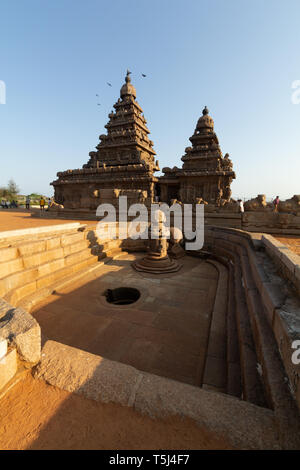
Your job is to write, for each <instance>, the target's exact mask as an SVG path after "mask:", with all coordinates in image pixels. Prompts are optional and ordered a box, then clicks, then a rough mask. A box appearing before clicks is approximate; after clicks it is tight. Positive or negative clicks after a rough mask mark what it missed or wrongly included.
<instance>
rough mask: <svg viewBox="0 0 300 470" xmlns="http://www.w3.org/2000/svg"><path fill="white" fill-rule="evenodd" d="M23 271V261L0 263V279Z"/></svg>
mask: <svg viewBox="0 0 300 470" xmlns="http://www.w3.org/2000/svg"><path fill="white" fill-rule="evenodd" d="M21 269H23V261H22V259H21V258H16V259H12V260H10V261H4V262H3V263H0V278H3V277H6V276H9V275H10V274H13V273H16V272H18V271H20V270H21Z"/></svg>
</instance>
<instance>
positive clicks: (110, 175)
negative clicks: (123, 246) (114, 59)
mask: <svg viewBox="0 0 300 470" xmlns="http://www.w3.org/2000/svg"><path fill="white" fill-rule="evenodd" d="M130 73H131V72H129V71H127V75H126V77H125V83H124V85H123V86H122V88H121V91H120V98H119V99H118V101H117V102H116V103H115V104H114V106H113V107H114V109H115V111H111V113H110V114H109V115H108V117H109V121H108V123H107V124H106V126H105V127H106V129H107V134H102V135H100V137H99V139H100V143H99V144H98V145H97V146H96V151H93V152H90V153H89V156H90V159H89V161H88V162H87V164H85V165H83V168H82V169H75V170H67V171H63V172H59V173H57V176H58V179H57V180H56V181H53V182H52V183H51V184H52V185H53V186H54V192H55V194H54V200H55V203H56V204H60V205H62V206H64V210H75V211H78V210H82V211H95V210H96V208H97V207H98V205H99V204H102V203H112V204H114V205H115V206H116V207H118V197H119V196H127V197H128V204H133V203H139V202H142V203H144V204H146V205H149V204H151V202H153V201H154V193H155V183H157V181H158V179H157V178H155V177H154V172H155V171H158V170H159V166H158V161H157V160H155V155H156V154H155V151H154V150H153V142H152V140H150V139H149V137H148V134H149V133H150V132H149V130H148V128H147V126H146V122H147V121H146V119H145V117H144V115H143V110H142V108H141V107H140V105H139V104H138V102H137V101H136V90H135V88H134V86H133V85H132V84H131V78H130ZM56 208H57V206H56V207H55V206H54V207H53V210H55V209H56Z"/></svg>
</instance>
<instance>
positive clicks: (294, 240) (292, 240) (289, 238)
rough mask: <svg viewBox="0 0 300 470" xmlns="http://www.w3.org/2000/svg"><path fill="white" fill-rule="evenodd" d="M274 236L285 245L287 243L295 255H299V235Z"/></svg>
mask: <svg viewBox="0 0 300 470" xmlns="http://www.w3.org/2000/svg"><path fill="white" fill-rule="evenodd" d="M275 238H276V239H277V240H279V241H280V242H282V243H284V244H285V245H287V246H288V247H289V248H290V250H292V251H294V252H295V253H297V255H300V236H296V235H282V236H281V235H276V237H275Z"/></svg>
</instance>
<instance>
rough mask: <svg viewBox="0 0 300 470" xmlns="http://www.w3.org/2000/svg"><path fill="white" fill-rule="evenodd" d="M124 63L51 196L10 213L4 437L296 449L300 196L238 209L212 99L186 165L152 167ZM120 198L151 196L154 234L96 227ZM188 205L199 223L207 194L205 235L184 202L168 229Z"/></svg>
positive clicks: (2, 353)
mask: <svg viewBox="0 0 300 470" xmlns="http://www.w3.org/2000/svg"><path fill="white" fill-rule="evenodd" d="M130 75H131V72H130V71H129V70H128V71H127V74H126V76H125V83H124V84H123V85H122V87H121V90H120V98H118V100H117V102H116V103H115V104H114V106H113V108H114V111H112V112H111V113H110V114H109V121H108V124H107V125H106V126H105V127H106V129H107V133H106V134H101V135H100V138H99V139H100V143H99V144H98V145H97V146H96V151H92V152H90V154H89V157H90V158H89V160H88V161H87V163H84V164H83V166H82V168H80V169H79V168H77V169H76V168H75V169H68V170H63V171H60V172H58V173H57V179H56V180H55V181H53V182H52V183H51V184H52V185H53V187H54V200H53V201H52V202H51V204H50V203H49V208H48V210H47V211H40V210H39V209H32V210H31V212H27V213H25V211H23V212H22V211H19V212H18V211H16V212H15V214H16V215H15V217H19V218H20V220H17V221H16V219H14V220H13V219H12V218H11V219H9V217H11V214H14V213H7V214H4V213H2V212H1V214H0V216H1V217H2V218H3V220H4V219H5V220H6V221H7V222H6V225H5V227H9V224H11V227H10V228H11V229H10V230H9V229H6V230H4V229H3V230H2V231H1V232H0V348H1V349H0V421H1V427H0V447H1V448H3V449H4V448H5V449H163V448H165V449H300V418H299V410H300V381H299V377H300V364H299V361H298V359H297V358H298V356H297V351H296V349H297V344H298V343H299V340H300V257H299V246H300V196H299V195H294V196H293V197H291V198H290V199H287V200H286V201H280V204H278V207H277V206H276V210H274V207H273V206H272V204H271V203H268V202H267V201H266V197H265V195H263V194H260V195H258V196H257V198H253V199H251V200H249V201H246V202H245V212H240V211H239V209H238V208H239V205H238V201H236V200H234V199H233V198H232V194H231V183H232V181H233V179H235V178H236V174H235V172H234V170H233V162H232V161H231V159H230V158H229V155H228V154H225V155H224V156H223V154H222V151H221V146H220V144H219V141H218V137H217V135H216V132H215V129H214V120H213V119H212V117H211V116H210V114H209V110H208V108H207V107H206V106H205V107H204V109H203V111H202V114H201V115H200V117H199V119H198V121H197V123H196V127H195V130H194V133H193V135H192V136H191V137H190V142H191V144H192V146H191V147H187V148H186V149H185V153H184V155H183V157H182V161H183V165H182V168H181V169H180V168H178V167H173V168H169V167H166V168H164V169H163V173H164V174H163V175H161V176H155V175H154V173H155V172H157V171H158V170H159V163H158V160H156V159H155V151H154V150H153V145H154V144H153V142H152V141H151V140H150V139H149V137H148V134H149V132H150V131H149V130H148V127H147V126H146V119H145V117H144V115H143V111H142V108H141V107H140V105H139V104H138V102H137V100H136V95H137V94H136V89H135V87H134V86H133V84H132V83H131V76H130ZM121 196H122V197H125V198H126V200H127V201H128V206H129V205H132V204H139V206H141V205H143V207H145V208H146V209H149V208H150V207H151V206H152V207H154V208H155V209H156V211H157V214H158V215H157V219H155V220H154V219H151V220H150V219H148V220H147V221H146V230H145V233H147V234H148V235H149V234H151V233H152V231H154V232H155V233H156V235H157V236H156V237H153V238H151V237H146V238H145V237H144V238H143V237H137V238H133V237H131V236H130V233H131V232H130V230H131V228H132V218H133V217H132V216H130V217H128V218H127V219H126V221H125V229H126V236H125V237H118V236H116V237H114V236H111V235H109V233H112V232H109V231H107V232H105V231H103V230H99V229H98V227H99V221H100V222H103V221H104V219H103V217H104V212H105V211H103V212H102V213H101V215H99V213H98V212H97V214H96V210H97V208H98V207H99V206H100V205H101V204H105V205H106V206H105V207H108V205H110V207H112V208H113V210H114V213H115V214H116V215H117V216H124V210H123V209H122V207H121V206H120V200H121ZM185 203H186V204H191V207H192V209H191V212H190V219H189V220H190V222H191V224H192V226H193V227H195V224H196V222H197V217H198V213H199V212H200V210H199V208H200V209H203V208H204V217H203V222H204V223H203V225H202V228H203V232H204V244H203V246H202V247H201V248H197V249H195V250H193V249H190V245H191V239H190V238H189V237H186V236H185V232H184V233H181V232H180V231H178V227H177V226H176V224H175V216H174V217H173V218H171V227H169V229H170V230H169V233H168V235H169V236H168V237H166V236H164V235H163V228H164V223H165V222H166V218H165V219H164V218H163V216H162V214H163V211H162V209H163V205H164V204H170V205H171V204H177V206H178V207H179V208H182V207H183V205H184V204H185ZM22 214H23V215H22ZM126 216H127V212H126ZM22 218H23V219H24V220H22ZM120 220H121V219H120ZM122 222H123V226H121V224H120V222H119V221H118V222H117V223H116V224H115V226H114V227H115V230H116V234H117V235H119V234H120V232H121V231H122V230H124V220H122ZM13 224H15V225H13ZM25 224H26V225H25ZM112 224H113V222H110V221H109V222H108V223H107V225H108V226H109V227H111V226H112ZM185 224H186V220H185V219H184V223H183V226H184V228H185ZM122 227H123V228H122ZM298 355H299V352H298Z"/></svg>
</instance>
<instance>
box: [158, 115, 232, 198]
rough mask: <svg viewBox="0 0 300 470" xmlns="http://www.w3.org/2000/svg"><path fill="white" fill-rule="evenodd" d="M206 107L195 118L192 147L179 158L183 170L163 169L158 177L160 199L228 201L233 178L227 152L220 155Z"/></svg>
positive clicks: (191, 138) (175, 168)
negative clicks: (199, 115) (161, 174)
mask: <svg viewBox="0 0 300 470" xmlns="http://www.w3.org/2000/svg"><path fill="white" fill-rule="evenodd" d="M208 113H209V111H208V109H207V107H206V106H205V108H204V109H203V111H202V116H201V117H200V118H199V119H198V122H197V125H196V128H195V131H194V134H193V135H192V136H191V137H190V141H191V143H192V146H191V147H187V148H186V149H185V154H184V155H183V157H182V158H181V160H182V161H183V165H182V169H179V168H177V167H174V168H173V169H171V168H163V172H164V173H165V174H164V176H163V177H161V178H160V184H161V192H162V199H163V200H166V201H168V200H169V199H170V198H172V197H173V198H177V199H179V200H180V201H182V202H183V203H194V202H196V201H197V199H200V198H201V199H203V200H204V201H206V202H208V203H211V204H215V205H217V206H218V205H222V204H223V203H226V202H228V201H229V200H230V197H231V189H230V185H231V182H232V180H233V179H234V178H235V173H234V171H233V169H232V162H231V160H230V158H229V155H228V154H226V155H225V156H224V157H223V156H222V152H221V149H220V146H219V141H218V137H217V135H216V133H215V131H214V121H213V119H212V118H211V117H210V116H209V114H208Z"/></svg>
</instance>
